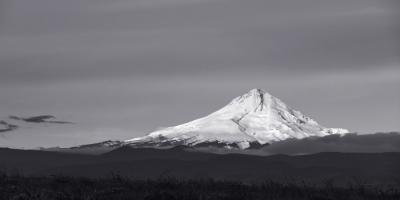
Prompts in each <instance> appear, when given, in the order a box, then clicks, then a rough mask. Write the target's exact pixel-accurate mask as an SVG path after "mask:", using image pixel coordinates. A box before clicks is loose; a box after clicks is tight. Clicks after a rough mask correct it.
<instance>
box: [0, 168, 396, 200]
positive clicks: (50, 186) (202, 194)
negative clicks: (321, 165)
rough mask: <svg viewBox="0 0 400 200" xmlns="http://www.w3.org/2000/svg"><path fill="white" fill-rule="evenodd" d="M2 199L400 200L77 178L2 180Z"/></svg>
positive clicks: (299, 189) (269, 187) (228, 184)
mask: <svg viewBox="0 0 400 200" xmlns="http://www.w3.org/2000/svg"><path fill="white" fill-rule="evenodd" d="M0 198H1V199H20V200H23V199H35V200H50V199H51V200H54V199H70V200H80V199H82V200H83V199H85V200H90V199H99V200H102V199H104V200H119V199H135V200H141V199H147V200H152V199H154V200H167V199H168V200H173V199H187V200H197V199H198V200H200V199H201V200H211V199H215V200H217V199H218V200H221V199H222V200H223V199H226V200H228V199H237V200H252V199H260V200H261V199H263V200H266V199H274V200H293V199H296V200H303V199H304V200H306V199H307V200H308V199H310V200H334V199H340V200H346V199H348V200H359V199H360V200H361V199H363V200H364V199H365V200H368V199H371V200H372V199H374V200H375V199H380V200H386V199H388V200H389V199H390V200H398V199H400V190H399V189H398V188H397V189H396V188H380V187H376V186H374V187H367V186H361V185H348V186H346V187H337V186H334V185H332V184H330V183H329V182H327V183H326V184H324V185H322V186H321V185H320V186H318V187H317V186H313V185H307V184H301V183H296V184H294V183H277V182H268V181H266V182H264V183H260V184H244V183H241V182H234V181H215V180H211V179H209V180H178V179H173V178H163V179H157V180H147V181H144V180H131V179H127V178H123V177H121V176H113V177H109V178H97V179H92V178H77V177H63V176H53V177H23V176H8V175H5V174H4V175H2V176H1V177H0Z"/></svg>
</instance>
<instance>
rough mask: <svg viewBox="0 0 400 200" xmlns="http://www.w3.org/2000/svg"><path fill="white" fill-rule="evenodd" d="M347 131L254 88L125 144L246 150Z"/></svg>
mask: <svg viewBox="0 0 400 200" xmlns="http://www.w3.org/2000/svg"><path fill="white" fill-rule="evenodd" d="M348 132H349V131H348V130H346V129H335V128H325V127H323V126H321V125H319V124H318V123H317V122H316V121H314V120H313V119H311V118H309V117H307V116H305V115H303V114H302V113H301V112H299V111H297V110H294V109H292V108H290V107H289V106H287V105H286V104H285V103H283V102H282V101H281V100H280V99H278V98H276V97H274V96H272V95H270V94H269V93H267V92H265V91H263V90H261V89H252V90H250V91H249V92H247V93H246V94H244V95H241V96H239V97H236V98H234V99H233V100H232V101H231V102H230V103H229V104H228V105H226V106H224V107H223V108H221V109H219V110H217V111H215V112H213V113H211V114H209V115H208V116H205V117H203V118H199V119H196V120H194V121H191V122H188V123H184V124H181V125H178V126H174V127H168V128H164V129H161V130H157V131H154V132H152V133H150V134H148V135H146V136H144V137H139V138H133V139H130V140H125V141H124V142H125V143H126V144H128V145H131V146H138V147H142V146H155V147H160V146H174V145H186V146H200V145H207V144H220V145H222V146H225V147H227V148H232V147H236V148H240V149H247V148H250V147H251V146H252V145H253V144H258V146H260V145H264V144H268V143H272V142H276V141H281V140H285V139H289V138H297V139H301V138H305V137H312V136H318V137H320V136H326V135H330V134H345V133H348Z"/></svg>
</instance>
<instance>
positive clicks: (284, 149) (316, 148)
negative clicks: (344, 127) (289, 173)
mask: <svg viewBox="0 0 400 200" xmlns="http://www.w3.org/2000/svg"><path fill="white" fill-rule="evenodd" d="M319 152H346V153H356V152H357V153H382V152H400V133H399V132H389V133H375V134H356V133H352V134H346V135H343V136H340V135H329V136H325V137H310V138H304V139H288V140H284V141H280V142H275V143H272V144H271V145H268V146H267V147H265V148H264V149H263V153H262V154H265V153H266V154H287V155H296V154H313V153H319Z"/></svg>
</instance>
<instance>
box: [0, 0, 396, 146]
mask: <svg viewBox="0 0 400 200" xmlns="http://www.w3.org/2000/svg"><path fill="white" fill-rule="evenodd" d="M398 5H399V4H398V3H396V1H392V0H337V1H330V0H279V1H278V0H268V1H266V0H246V1H243V0H212V1H211V0H187V1H183V0H162V1H161V0H136V1H131V0H116V1H107V0H96V1H93V0H71V1H63V0H37V1H34V2H33V1H28V0H3V1H0V9H1V10H0V91H1V98H0V111H1V113H0V114H1V115H2V116H8V115H11V114H16V115H21V116H34V115H40V114H42V113H54V115H56V116H60V117H61V118H63V119H72V121H74V122H78V123H79V126H83V127H81V128H82V130H87V132H90V133H87V134H86V135H85V134H84V133H82V135H80V134H69V133H68V131H67V130H54V131H55V132H56V133H55V135H57V134H58V135H60V137H62V136H65V135H68V138H64V139H63V141H64V142H65V144H66V145H72V144H76V141H78V140H79V141H80V142H90V141H94V140H100V139H103V138H106V137H107V134H110V133H108V132H109V131H105V130H110V129H111V130H113V131H114V132H115V137H117V136H116V135H118V137H119V138H122V139H125V138H130V137H134V136H138V135H143V134H145V133H147V132H149V131H151V130H154V129H156V128H157V127H159V126H168V125H175V124H179V123H182V122H185V121H189V120H191V119H195V118H197V117H201V116H203V115H206V114H208V113H209V112H212V111H214V110H215V109H218V108H219V107H221V106H223V105H224V104H225V103H227V102H228V101H229V100H230V99H231V98H233V97H235V96H238V95H240V94H242V93H244V92H246V91H247V90H249V89H251V88H255V87H260V88H264V89H266V90H267V91H270V92H272V93H273V94H275V95H276V96H278V97H280V98H282V100H284V101H285V102H287V103H288V104H289V105H292V106H293V107H295V108H298V109H299V110H301V111H303V112H304V113H306V114H309V115H311V117H313V118H315V119H316V120H317V121H319V122H321V123H322V124H324V125H326V126H338V127H344V128H349V129H352V130H356V131H361V132H372V131H380V130H381V131H391V130H399V129H400V127H399V124H398V121H399V117H398V116H400V105H399V102H400V94H399V93H396V92H394V91H398V90H399V89H400V88H399V85H400V77H399V67H398V66H399V64H400V62H399V59H400V58H399V48H400V44H399V42H400V39H399V37H398V35H399V28H400V26H399V24H398V20H397V19H398V14H399V13H398V12H397V8H399V7H398ZM382 88H384V89H382ZM94 129H96V131H93V130H94ZM115 129H117V130H116V131H115ZM98 130H101V131H98ZM73 132H76V131H73ZM94 132H96V133H94ZM91 133H93V134H94V135H93V134H91ZM19 134H20V135H19V136H12V137H9V138H7V141H3V142H1V141H0V144H2V145H17V144H18V145H22V146H35V145H36V146H38V145H47V144H48V141H47V140H46V139H45V136H44V135H42V136H43V137H42V138H41V140H40V139H37V141H33V140H32V141H30V140H26V141H20V140H21V138H24V137H25V138H26V137H29V134H27V133H22V132H21V133H19ZM38 134H39V135H40V134H41V133H38ZM53 135H54V134H53ZM98 135H101V136H98ZM13 137H15V138H13ZM52 137H53V136H52ZM113 137H114V136H113ZM95 138H97V139H95ZM51 141H52V142H55V141H57V140H56V139H52V140H51Z"/></svg>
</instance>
